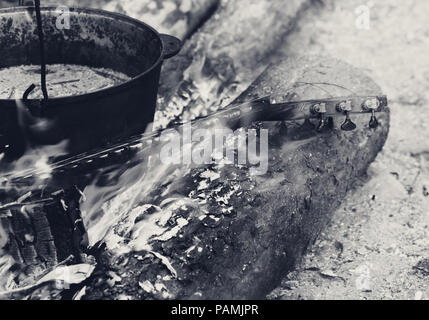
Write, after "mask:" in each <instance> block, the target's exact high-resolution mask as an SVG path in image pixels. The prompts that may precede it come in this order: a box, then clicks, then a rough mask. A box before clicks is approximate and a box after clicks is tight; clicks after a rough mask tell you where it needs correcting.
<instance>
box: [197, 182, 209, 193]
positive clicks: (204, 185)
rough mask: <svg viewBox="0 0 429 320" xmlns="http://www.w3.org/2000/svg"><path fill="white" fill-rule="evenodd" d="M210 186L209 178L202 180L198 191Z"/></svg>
mask: <svg viewBox="0 0 429 320" xmlns="http://www.w3.org/2000/svg"><path fill="white" fill-rule="evenodd" d="M209 186H210V184H209V183H207V180H201V181H200V183H199V184H198V187H197V191H201V190H204V189H207V188H208V187H209Z"/></svg>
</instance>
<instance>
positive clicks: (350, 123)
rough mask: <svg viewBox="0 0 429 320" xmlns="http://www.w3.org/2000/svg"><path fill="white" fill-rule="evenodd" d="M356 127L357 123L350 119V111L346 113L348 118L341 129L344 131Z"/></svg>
mask: <svg viewBox="0 0 429 320" xmlns="http://www.w3.org/2000/svg"><path fill="white" fill-rule="evenodd" d="M354 129H356V124H355V123H354V122H353V121H352V120H351V119H350V116H349V113H348V112H347V113H346V120H345V121H344V123H343V124H342V125H341V130H344V131H353V130H354Z"/></svg>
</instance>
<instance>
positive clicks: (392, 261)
mask: <svg viewBox="0 0 429 320" xmlns="http://www.w3.org/2000/svg"><path fill="white" fill-rule="evenodd" d="M323 3H324V5H323V7H322V8H319V9H316V8H313V9H312V10H310V11H309V12H308V13H307V14H306V16H305V17H304V18H303V19H302V20H301V22H300V23H299V26H298V30H297V31H296V32H295V33H294V34H293V35H291V36H290V37H289V38H288V44H289V46H288V47H287V49H285V50H283V52H282V54H286V55H291V54H307V53H323V54H328V55H332V56H334V57H337V58H340V59H342V60H345V61H347V62H349V63H351V64H353V65H355V66H357V67H360V68H362V69H363V70H365V71H366V72H367V73H368V74H369V75H370V76H371V77H372V78H373V79H374V80H375V81H376V82H377V83H378V84H379V85H380V86H381V87H382V89H383V91H384V93H385V94H387V95H388V98H389V102H390V108H391V130H390V134H389V138H388V140H387V143H386V145H385V147H384V149H383V151H382V152H381V153H380V154H379V155H378V157H377V159H376V161H375V162H374V163H373V164H372V165H371V167H370V169H369V171H368V177H366V178H363V179H362V182H361V186H360V187H359V188H358V189H357V190H354V191H350V192H349V194H348V196H347V198H346V200H345V201H344V202H343V205H342V207H341V208H340V209H339V210H337V212H336V213H335V214H334V216H333V219H332V222H331V224H330V225H329V226H328V227H327V228H326V229H325V232H324V233H323V234H322V235H321V236H320V238H319V240H318V241H317V242H316V244H315V245H314V246H313V248H312V249H311V250H310V252H309V253H308V254H307V255H306V256H305V258H304V259H303V262H302V263H301V264H300V265H299V266H298V268H297V270H296V271H295V272H292V273H291V274H289V275H288V277H286V278H285V279H284V280H283V281H282V285H281V286H280V287H278V288H277V289H275V290H274V291H273V292H272V293H271V294H270V295H268V298H271V299H429V281H428V277H427V276H429V252H428V235H429V229H428V225H429V215H428V209H427V208H428V205H429V196H428V190H429V167H428V161H429V130H428V129H427V127H426V126H427V123H429V122H428V120H429V105H428V98H429V56H428V48H429V24H428V23H427V14H428V13H429V2H427V1H423V0H407V1H399V0H395V1H391V0H382V1H372V2H371V1H369V2H368V1H362V0H361V1H356V0H347V1H336V2H335V1H331V0H326V1H323ZM361 5H369V8H370V28H369V30H365V29H359V28H357V26H356V24H355V21H356V18H357V17H358V15H357V13H356V11H355V10H358V9H357V8H358V7H359V6H361Z"/></svg>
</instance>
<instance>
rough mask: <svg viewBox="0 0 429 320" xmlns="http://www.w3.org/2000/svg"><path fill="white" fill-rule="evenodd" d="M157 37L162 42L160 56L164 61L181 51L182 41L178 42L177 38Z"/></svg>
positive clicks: (164, 35)
mask: <svg viewBox="0 0 429 320" xmlns="http://www.w3.org/2000/svg"><path fill="white" fill-rule="evenodd" d="M159 37H160V38H161V41H162V46H163V51H162V55H163V57H164V59H168V58H171V57H173V56H175V55H176V54H178V53H179V51H180V49H182V41H180V40H179V39H178V38H176V37H173V36H170V35H168V34H160V35H159Z"/></svg>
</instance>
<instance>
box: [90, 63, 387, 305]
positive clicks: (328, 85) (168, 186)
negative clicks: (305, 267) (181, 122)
mask: <svg viewBox="0 0 429 320" xmlns="http://www.w3.org/2000/svg"><path fill="white" fill-rule="evenodd" d="M266 94H271V95H276V96H278V97H279V99H282V100H305V99H317V98H320V99H322V98H329V97H331V96H344V95H379V94H380V88H379V87H378V86H377V85H376V84H375V83H374V82H373V81H372V80H371V79H370V78H368V77H367V76H366V75H364V74H363V73H362V72H361V71H360V70H358V69H356V68H353V67H351V66H350V65H348V64H346V63H344V62H341V61H339V60H335V59H331V58H324V57H316V56H314V57H299V58H288V59H286V60H284V61H282V62H281V63H279V64H278V65H274V66H272V67H270V68H268V69H267V70H266V71H265V72H264V73H263V74H262V75H261V76H260V77H259V78H258V79H257V80H256V81H255V82H254V83H253V84H252V85H251V86H250V87H249V89H247V90H246V91H245V92H244V93H243V94H242V95H241V96H240V97H239V98H238V99H237V102H243V101H247V100H249V99H254V98H258V97H262V96H265V95H266ZM347 119H348V117H347ZM351 120H352V121H353V122H354V123H356V125H357V130H355V131H342V130H340V129H339V128H338V127H339V125H340V124H341V123H342V122H343V121H344V119H334V120H333V122H332V125H333V126H334V129H333V130H332V131H328V132H327V133H323V134H316V132H315V130H314V127H312V126H311V124H310V123H309V122H308V121H306V122H304V124H300V123H296V122H291V123H288V124H287V126H284V123H282V122H277V123H262V124H260V126H261V127H263V128H268V129H270V137H269V138H270V139H269V142H270V147H269V166H268V171H267V173H265V174H263V175H259V176H250V175H249V169H248V168H247V167H236V166H232V165H231V166H228V165H210V166H204V167H198V168H194V169H191V170H189V172H187V173H186V174H185V175H184V176H181V175H178V176H177V175H174V174H171V173H170V172H168V173H166V175H167V176H163V175H162V174H161V172H158V174H159V176H157V175H156V174H155V173H154V172H156V171H157V170H158V171H160V170H163V169H165V167H162V166H160V167H157V166H155V167H151V169H150V174H148V176H147V180H142V181H141V184H136V185H134V186H133V188H132V189H130V193H133V194H132V195H131V194H130V195H127V196H124V195H118V197H117V198H116V204H115V203H114V202H112V201H111V202H110V204H108V205H107V206H106V208H105V211H104V214H105V215H107V217H106V216H105V217H104V218H105V219H104V220H103V221H109V219H110V218H115V219H116V218H118V217H119V221H117V223H116V224H115V225H114V226H113V227H111V228H109V230H108V231H107V233H106V236H105V237H103V243H104V245H105V248H106V250H105V252H104V254H102V255H101V257H100V259H99V261H103V263H104V266H103V267H101V268H100V271H99V273H98V276H97V277H95V278H94V279H93V280H92V282H91V283H90V284H89V285H88V288H86V296H85V298H87V299H98V298H107V299H114V298H120V299H124V298H125V299H147V298H149V299H150V298H155V299H171V298H177V299H189V298H192V299H255V298H263V297H264V295H265V294H266V293H268V292H269V291H270V290H271V289H272V288H274V287H275V286H276V285H277V284H278V281H279V280H280V279H281V278H282V277H283V276H284V275H285V274H286V273H287V272H289V271H290V270H291V269H292V268H293V266H294V265H295V263H296V262H297V261H298V260H299V259H300V257H301V256H302V255H303V253H304V252H305V250H306V249H307V248H308V246H310V245H311V244H312V243H313V242H314V240H315V239H316V237H317V236H318V234H319V233H320V231H321V230H322V228H323V227H324V225H325V224H326V223H327V222H328V221H329V219H330V216H331V213H332V212H333V210H335V209H336V208H337V207H338V205H339V204H340V202H341V200H342V199H343V197H344V196H345V194H346V192H347V190H349V189H351V188H352V187H353V186H354V182H355V181H356V178H357V177H359V176H361V175H362V174H364V173H365V171H366V169H367V167H368V165H369V164H370V163H371V162H372V161H373V160H374V158H375V157H376V155H377V153H378V152H379V151H380V150H381V148H382V147H383V145H384V142H385V140H386V137H387V134H388V129H389V115H388V114H387V113H386V114H383V115H381V116H379V119H378V121H379V126H378V127H377V128H376V129H370V128H369V127H368V121H369V120H370V119H369V116H368V114H366V115H352V116H351ZM181 173H183V172H181ZM154 175H155V177H160V178H161V181H158V184H153V181H151V179H149V178H150V177H153V176H154ZM167 177H168V178H167ZM154 186H157V188H154V189H153V190H151V188H152V187H154ZM137 187H140V188H141V189H147V190H150V191H148V193H146V198H145V199H144V200H143V199H140V200H138V201H135V202H134V204H135V205H136V207H134V208H132V210H129V211H127V213H126V214H124V215H123V216H122V217H121V216H118V213H120V211H116V210H117V207H118V206H120V205H121V204H120V203H119V202H121V201H123V200H124V199H127V197H128V199H129V198H132V199H134V200H135V194H134V192H136V190H137ZM88 193H89V192H88ZM88 195H89V194H88ZM140 201H143V202H144V205H140V206H139V205H138V204H139V203H141V202H140ZM115 205H116V207H115ZM109 214H110V216H109ZM87 219H90V218H87ZM99 225H100V226H101V224H99ZM95 231H97V230H95V228H91V226H90V227H89V228H88V232H89V233H90V236H91V233H92V232H94V234H92V235H93V236H97V234H96V233H95ZM100 239H101V238H100ZM103 268H104V269H103ZM112 274H113V276H112Z"/></svg>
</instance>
